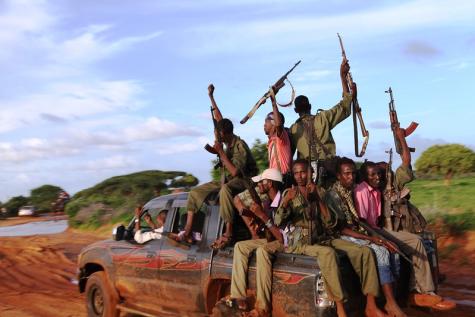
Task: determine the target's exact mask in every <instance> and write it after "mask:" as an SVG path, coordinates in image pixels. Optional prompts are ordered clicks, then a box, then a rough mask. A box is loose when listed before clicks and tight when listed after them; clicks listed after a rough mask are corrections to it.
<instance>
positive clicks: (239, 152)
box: [226, 135, 258, 179]
mask: <svg viewBox="0 0 475 317" xmlns="http://www.w3.org/2000/svg"><path fill="white" fill-rule="evenodd" d="M226 156H227V157H228V158H229V159H230V160H231V162H232V163H233V165H234V166H235V167H236V169H237V170H238V171H239V172H240V173H239V176H241V177H250V176H255V175H257V174H258V169H257V164H256V161H255V160H254V157H253V156H252V153H251V150H250V149H249V146H248V145H247V143H246V142H245V141H244V140H241V138H240V137H238V136H237V135H234V136H233V140H232V142H231V145H230V146H229V147H228V148H227V149H226ZM231 178H232V177H230V176H228V179H231Z"/></svg>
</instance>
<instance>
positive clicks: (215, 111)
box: [208, 84, 223, 122]
mask: <svg viewBox="0 0 475 317" xmlns="http://www.w3.org/2000/svg"><path fill="white" fill-rule="evenodd" d="M213 93H214V86H213V84H210V85H209V86H208V96H209V99H210V100H211V108H213V115H214V119H215V120H216V121H217V122H219V121H221V120H223V116H222V114H221V111H219V108H218V105H217V104H216V101H215V100H214V95H213Z"/></svg>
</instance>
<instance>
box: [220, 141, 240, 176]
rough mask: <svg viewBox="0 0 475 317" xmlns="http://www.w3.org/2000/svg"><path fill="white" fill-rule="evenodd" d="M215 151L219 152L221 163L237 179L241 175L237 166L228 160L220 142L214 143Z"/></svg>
mask: <svg viewBox="0 0 475 317" xmlns="http://www.w3.org/2000/svg"><path fill="white" fill-rule="evenodd" d="M214 149H215V150H216V152H218V155H219V157H220V158H221V162H222V163H223V165H224V167H225V168H226V169H227V170H228V172H229V174H231V176H233V177H235V176H236V175H237V174H238V173H239V171H238V169H237V168H236V166H234V164H233V162H231V160H230V159H229V158H228V156H227V155H226V152H224V149H223V145H222V144H221V143H219V142H214Z"/></svg>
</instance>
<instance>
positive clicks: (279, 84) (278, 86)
mask: <svg viewBox="0 0 475 317" xmlns="http://www.w3.org/2000/svg"><path fill="white" fill-rule="evenodd" d="M300 62H301V61H298V62H297V63H295V65H294V66H293V67H292V68H291V69H290V70H289V71H288V72H286V73H285V74H284V76H282V77H280V78H279V80H278V81H276V82H275V84H274V85H272V89H274V94H276V95H277V93H278V92H279V90H280V89H281V88H282V87H284V86H285V81H286V80H287V82H288V83H289V85H290V87H291V88H292V97H291V100H290V102H288V103H286V104H279V103H277V104H278V105H279V106H281V107H288V106H290V105H291V104H292V102H294V99H295V90H294V87H293V86H292V84H291V83H290V81H289V80H288V79H287V76H289V74H290V73H291V72H292V71H293V70H294V69H295V67H297V66H298V64H300ZM269 97H270V93H269V91H267V92H266V93H265V94H264V95H263V96H262V97H261V99H259V100H258V101H257V103H256V104H255V105H254V107H252V109H251V111H249V113H248V114H247V115H246V116H245V117H244V118H242V120H241V124H244V123H246V122H247V120H249V119H251V118H252V116H253V115H254V113H255V112H256V111H257V109H259V107H260V106H262V105H263V104H264V103H265V102H266V100H267V98H269Z"/></svg>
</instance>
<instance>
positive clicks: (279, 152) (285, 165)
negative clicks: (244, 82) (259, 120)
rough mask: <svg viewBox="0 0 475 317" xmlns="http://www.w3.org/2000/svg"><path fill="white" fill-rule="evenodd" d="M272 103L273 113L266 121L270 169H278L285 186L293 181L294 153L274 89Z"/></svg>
mask: <svg viewBox="0 0 475 317" xmlns="http://www.w3.org/2000/svg"><path fill="white" fill-rule="evenodd" d="M269 93H270V99H271V101H272V112H269V113H268V114H267V116H266V119H265V121H264V133H265V134H266V135H267V136H268V138H269V140H268V141H267V153H268V159H269V168H275V169H278V170H279V171H280V172H281V173H282V177H283V178H284V185H289V184H288V183H290V182H291V180H292V171H291V167H292V153H291V143H290V136H289V132H288V131H287V129H285V128H284V123H285V118H284V115H283V114H282V113H281V112H279V111H278V110H277V102H276V100H275V93H274V89H273V88H272V87H271V88H270V90H269Z"/></svg>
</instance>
